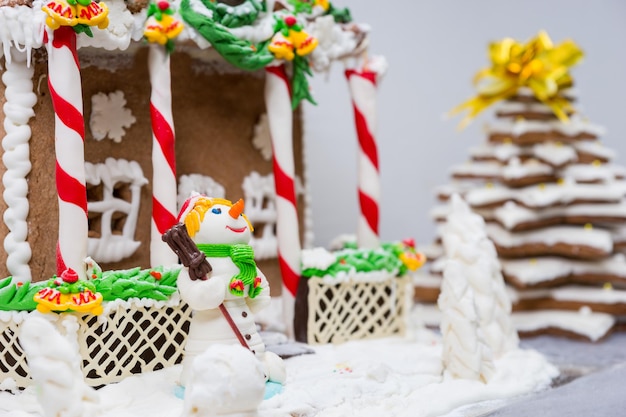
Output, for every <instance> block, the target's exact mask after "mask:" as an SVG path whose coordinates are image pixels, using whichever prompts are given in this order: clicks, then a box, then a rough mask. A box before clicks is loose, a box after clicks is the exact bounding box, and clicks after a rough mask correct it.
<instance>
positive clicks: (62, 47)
mask: <svg viewBox="0 0 626 417" xmlns="http://www.w3.org/2000/svg"><path fill="white" fill-rule="evenodd" d="M46 35H47V41H46V46H47V49H48V87H49V89H50V95H51V97H52V104H53V106H54V143H55V146H54V148H55V153H56V186H57V194H58V199H59V241H58V245H57V275H60V274H61V273H62V272H63V271H64V270H65V269H66V268H72V269H74V270H75V271H76V273H77V274H78V276H79V278H80V279H85V277H86V275H85V264H84V259H85V257H86V256H87V232H88V223H87V189H86V186H85V147H84V145H85V144H84V141H85V122H84V119H83V95H82V87H81V78H80V64H79V62H78V54H77V53H76V33H75V32H74V29H73V28H71V27H69V26H62V27H60V28H58V29H56V30H47V32H46Z"/></svg>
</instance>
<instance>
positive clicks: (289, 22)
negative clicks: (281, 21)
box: [285, 16, 297, 27]
mask: <svg viewBox="0 0 626 417" xmlns="http://www.w3.org/2000/svg"><path fill="white" fill-rule="evenodd" d="M285 23H286V24H287V26H289V27H292V26H293V25H295V24H296V23H297V20H296V18H295V17H293V16H287V17H285Z"/></svg>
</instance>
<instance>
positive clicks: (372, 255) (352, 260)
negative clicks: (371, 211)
mask: <svg viewBox="0 0 626 417" xmlns="http://www.w3.org/2000/svg"><path fill="white" fill-rule="evenodd" d="M335 255H336V258H337V259H336V261H335V262H333V264H332V265H330V266H329V267H328V268H327V269H325V270H321V269H317V268H307V269H304V270H303V271H302V276H304V277H306V278H313V277H317V278H321V277H324V276H326V275H330V276H332V277H335V276H337V274H339V273H341V272H349V271H356V272H373V271H387V272H394V271H398V274H397V276H402V275H404V273H405V272H406V267H404V264H403V263H402V261H401V260H400V259H399V258H398V256H397V255H396V254H395V253H393V252H392V251H390V250H389V249H387V248H385V247H383V248H379V249H373V250H372V249H344V250H341V251H339V252H336V253H335Z"/></svg>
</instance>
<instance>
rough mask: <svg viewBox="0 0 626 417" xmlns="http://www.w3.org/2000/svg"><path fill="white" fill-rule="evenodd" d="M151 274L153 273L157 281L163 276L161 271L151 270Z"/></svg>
mask: <svg viewBox="0 0 626 417" xmlns="http://www.w3.org/2000/svg"><path fill="white" fill-rule="evenodd" d="M150 275H152V277H153V278H154V279H156V280H157V281H159V280H160V279H161V276H162V275H161V273H160V272H159V271H150Z"/></svg>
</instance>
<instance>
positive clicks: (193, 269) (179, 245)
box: [161, 223, 213, 281]
mask: <svg viewBox="0 0 626 417" xmlns="http://www.w3.org/2000/svg"><path fill="white" fill-rule="evenodd" d="M161 239H163V241H164V242H165V243H167V244H168V245H169V247H170V248H171V249H172V250H173V251H174V253H176V255H178V257H179V258H180V262H181V263H182V264H183V265H184V266H186V267H187V268H189V277H190V278H191V279H192V281H195V280H197V279H199V280H202V281H205V280H207V279H208V278H209V277H208V276H207V275H208V274H209V273H210V272H211V271H212V270H213V268H212V267H211V264H210V263H209V261H208V260H207V259H206V256H205V255H204V253H202V252H201V251H200V250H199V249H198V247H197V246H196V244H195V242H194V241H193V240H191V237H190V236H189V233H188V232H187V228H186V227H185V225H184V224H183V223H178V224H175V225H174V226H172V227H171V228H170V229H169V230H167V231H166V232H165V233H163V235H162V236H161Z"/></svg>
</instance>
